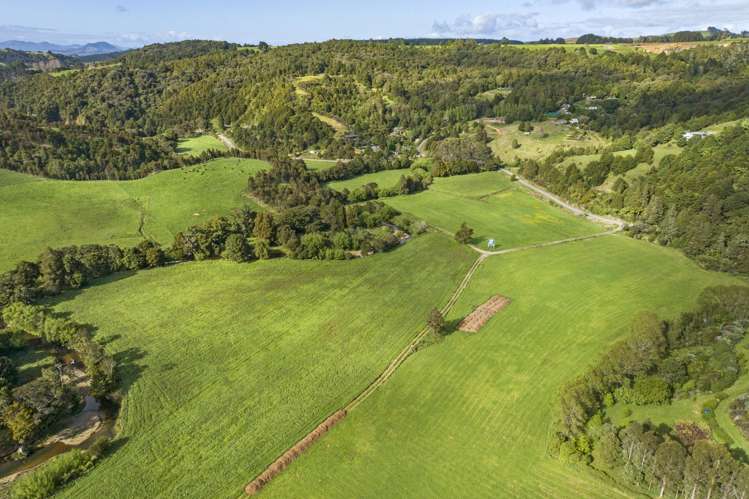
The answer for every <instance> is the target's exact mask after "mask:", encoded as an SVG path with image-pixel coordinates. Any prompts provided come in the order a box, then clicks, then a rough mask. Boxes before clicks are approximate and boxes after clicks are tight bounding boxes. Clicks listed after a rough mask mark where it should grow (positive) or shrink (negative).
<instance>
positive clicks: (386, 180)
mask: <svg viewBox="0 0 749 499" xmlns="http://www.w3.org/2000/svg"><path fill="white" fill-rule="evenodd" d="M409 173H410V170H409V169H407V168H406V169H402V170H383V171H381V172H375V173H368V174H366V175H360V176H358V177H354V178H351V179H348V180H341V181H338V182H331V183H330V184H328V186H329V187H330V188H331V189H335V190H337V191H342V190H343V189H348V190H349V191H353V190H354V189H357V188H359V187H361V186H363V185H366V184H371V183H375V184H377V186H378V187H380V188H385V189H387V188H390V187H393V186H396V185H398V182H399V181H400V178H401V177H402V176H403V175H408V174H409Z"/></svg>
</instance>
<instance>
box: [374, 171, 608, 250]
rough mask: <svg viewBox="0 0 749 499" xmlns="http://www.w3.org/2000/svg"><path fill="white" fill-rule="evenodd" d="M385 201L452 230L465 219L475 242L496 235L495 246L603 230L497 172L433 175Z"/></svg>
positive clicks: (508, 246) (398, 208)
mask: <svg viewBox="0 0 749 499" xmlns="http://www.w3.org/2000/svg"><path fill="white" fill-rule="evenodd" d="M385 202H386V203H388V204H390V205H391V206H393V207H394V208H395V209H397V210H399V211H402V212H406V213H410V214H411V215H413V216H415V217H417V218H421V219H423V220H424V221H426V222H427V223H428V224H430V225H432V226H435V227H438V228H440V229H442V230H444V231H446V232H449V233H451V234H452V233H455V232H456V231H457V230H458V228H459V227H460V225H461V224H462V223H463V222H465V223H467V224H468V226H469V227H471V228H473V229H474V243H475V244H479V245H485V243H486V242H487V240H489V239H495V240H496V243H497V249H498V250H499V249H507V248H513V247H516V246H524V245H528V244H536V243H542V242H547V241H554V240H558V239H567V238H570V237H576V236H584V235H588V234H595V233H596V232H600V231H602V230H603V228H602V227H600V226H598V225H595V224H593V223H591V222H588V221H587V220H585V219H583V218H580V217H576V216H574V215H572V214H570V213H567V212H566V211H563V210H561V209H559V208H556V207H554V206H552V205H550V204H548V203H546V202H545V201H541V200H539V199H536V198H535V197H533V196H531V195H530V194H529V193H528V192H527V191H526V190H525V189H523V188H522V187H520V186H518V185H517V184H515V183H513V182H511V181H510V178H509V177H508V176H507V175H504V174H503V173H500V172H486V173H480V174H475V175H464V176H456V177H448V178H437V179H435V180H434V183H433V184H432V185H431V186H430V187H429V190H427V191H424V192H420V193H418V194H411V195H408V196H398V197H394V198H387V199H386V200H385Z"/></svg>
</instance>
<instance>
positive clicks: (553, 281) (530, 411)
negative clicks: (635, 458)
mask: <svg viewBox="0 0 749 499" xmlns="http://www.w3.org/2000/svg"><path fill="white" fill-rule="evenodd" d="M737 282H738V280H737V279H734V278H732V277H729V276H727V275H724V274H717V273H711V272H707V271H704V270H702V269H700V268H699V267H698V266H697V265H696V264H694V263H693V262H691V261H690V260H688V259H687V258H686V257H685V256H683V255H681V254H680V253H678V252H676V251H673V250H669V249H666V248H662V247H658V246H654V245H651V244H648V243H645V242H642V241H636V240H633V239H629V238H626V237H623V236H610V237H604V238H598V239H591V240H587V241H582V242H575V243H570V244H565V245H559V246H553V247H548V248H540V249H533V250H528V251H523V252H518V253H513V254H508V255H502V256H496V257H489V258H487V259H486V260H485V261H484V263H483V264H482V265H481V267H479V270H478V272H477V273H476V275H475V276H474V277H473V280H472V281H471V283H470V284H469V286H468V288H467V289H466V290H465V292H464V293H463V295H462V296H461V298H460V299H459V300H458V302H457V304H456V306H455V308H454V309H453V311H452V312H451V313H450V314H448V316H447V320H448V321H451V320H456V319H458V318H460V317H463V316H465V315H466V314H468V313H470V311H471V310H472V309H473V307H474V304H476V303H482V302H484V301H486V300H487V298H489V297H490V296H492V295H493V294H495V293H496V290H497V286H498V283H501V287H502V292H503V293H504V294H506V295H507V296H522V297H523V299H522V300H517V301H515V302H513V304H512V306H510V307H507V308H506V309H505V310H503V311H502V313H500V314H497V315H495V316H494V318H493V319H492V320H491V321H489V322H488V323H487V324H486V326H485V327H484V329H483V330H482V332H481V334H476V335H462V334H453V335H450V336H447V337H446V338H445V339H444V341H442V342H439V343H437V344H434V345H432V346H429V347H427V348H425V349H423V350H420V351H419V352H418V353H417V354H416V355H414V356H412V357H411V358H409V360H408V361H407V362H405V363H404V364H403V365H402V366H401V367H400V369H398V371H396V372H395V374H394V375H393V376H392V378H390V380H389V382H388V383H387V384H386V385H383V386H382V387H381V388H380V389H379V390H378V391H377V392H375V393H374V394H373V395H372V396H371V397H369V398H367V399H366V400H365V401H364V402H362V404H361V405H360V406H358V407H357V408H356V409H355V410H353V411H351V412H350V413H349V415H348V416H347V418H346V419H345V420H343V421H342V422H341V423H340V424H338V425H337V426H336V427H335V428H333V429H332V430H331V431H330V432H329V433H328V434H327V435H326V436H325V437H324V438H323V439H322V440H321V441H320V442H319V443H318V444H317V445H315V446H313V447H312V448H311V449H310V450H309V451H308V452H307V453H306V454H304V455H302V456H301V457H300V458H299V459H298V460H296V461H295V462H294V463H293V464H292V465H291V466H290V467H289V468H288V469H287V470H286V471H284V472H283V473H282V474H281V475H280V476H278V477H277V478H276V479H275V480H274V481H273V482H271V483H270V485H268V486H267V487H266V488H265V489H264V491H263V494H264V495H265V496H267V497H269V498H272V497H313V498H317V497H319V498H336V497H392V496H399V497H423V496H425V495H427V496H430V497H528V498H542V497H564V498H566V497H570V498H573V497H574V498H577V497H601V498H612V497H622V496H629V495H631V493H630V492H627V491H623V490H620V489H617V488H615V487H614V486H612V484H611V483H610V482H606V481H604V480H603V478H602V476H600V475H595V474H593V473H592V472H591V471H590V470H589V469H587V468H585V467H575V466H573V465H568V464H564V463H562V462H561V461H560V460H559V459H558V458H556V457H553V456H552V453H551V451H550V449H548V448H547V445H548V444H549V442H550V440H551V437H552V435H551V434H552V432H553V423H554V420H555V417H556V408H557V407H558V402H559V399H558V397H559V389H560V387H561V386H562V385H563V384H564V383H566V382H567V381H568V380H571V379H573V378H574V377H575V376H576V375H578V374H581V373H582V372H584V371H585V370H586V369H587V368H588V367H589V366H590V365H591V364H592V363H594V362H595V361H596V359H597V358H598V356H600V355H603V354H604V353H605V352H607V351H608V349H609V348H610V347H611V344H612V343H613V342H614V341H616V340H618V339H621V338H623V337H624V336H626V335H628V334H629V324H630V323H631V319H632V318H633V317H634V316H635V315H636V314H638V313H639V312H641V311H644V310H652V311H655V312H657V313H658V314H659V316H662V317H669V316H674V315H676V314H677V313H678V312H681V311H683V310H685V309H688V308H690V307H692V306H693V305H694V302H695V300H696V298H697V296H698V294H699V293H700V291H701V290H702V289H703V288H704V287H706V286H714V285H718V284H732V283H733V284H735V283H737Z"/></svg>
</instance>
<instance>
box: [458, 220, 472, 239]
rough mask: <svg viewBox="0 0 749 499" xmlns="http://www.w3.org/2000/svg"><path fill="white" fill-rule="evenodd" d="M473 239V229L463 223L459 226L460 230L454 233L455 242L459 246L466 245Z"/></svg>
mask: <svg viewBox="0 0 749 499" xmlns="http://www.w3.org/2000/svg"><path fill="white" fill-rule="evenodd" d="M472 237H473V229H472V228H470V227H469V226H468V225H466V223H465V222H463V223H462V224H460V229H458V232H456V233H455V240H456V241H458V242H459V243H460V244H468V243H470V242H471V238H472Z"/></svg>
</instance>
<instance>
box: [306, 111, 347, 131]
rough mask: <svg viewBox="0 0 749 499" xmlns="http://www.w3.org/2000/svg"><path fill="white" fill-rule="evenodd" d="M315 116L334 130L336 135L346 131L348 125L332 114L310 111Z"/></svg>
mask: <svg viewBox="0 0 749 499" xmlns="http://www.w3.org/2000/svg"><path fill="white" fill-rule="evenodd" d="M312 114H313V115H314V116H315V118H317V119H318V120H320V121H322V122H323V123H325V124H326V125H328V126H330V127H332V128H333V130H335V133H336V135H339V136H340V135H344V134H345V133H346V132H348V127H347V126H346V124H345V123H343V122H342V121H341V120H339V119H338V118H335V117H333V116H330V115H327V114H321V113H312Z"/></svg>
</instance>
